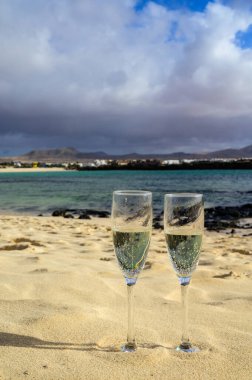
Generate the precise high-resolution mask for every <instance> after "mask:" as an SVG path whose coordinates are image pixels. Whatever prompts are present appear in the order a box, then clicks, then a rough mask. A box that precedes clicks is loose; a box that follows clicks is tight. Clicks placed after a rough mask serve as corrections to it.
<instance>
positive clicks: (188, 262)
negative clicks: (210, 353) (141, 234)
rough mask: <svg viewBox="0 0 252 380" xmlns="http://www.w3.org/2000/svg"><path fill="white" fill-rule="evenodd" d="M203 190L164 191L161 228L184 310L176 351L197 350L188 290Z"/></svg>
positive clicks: (198, 237) (196, 254)
mask: <svg viewBox="0 0 252 380" xmlns="http://www.w3.org/2000/svg"><path fill="white" fill-rule="evenodd" d="M202 198H203V196H202V194H193V193H177V194H176V193H175V194H166V195H165V205H164V232H165V238H166V244H167V249H168V253H169V256H170V261H171V263H172V266H173V268H174V270H175V272H176V274H177V276H178V280H179V283H180V287H181V303H182V313H183V323H182V339H181V343H180V345H179V346H178V347H177V350H178V351H183V352H197V351H199V348H198V347H193V346H192V344H191V342H190V340H189V336H188V327H187V315H188V304H187V293H188V292H187V291H188V285H189V284H190V280H191V276H192V273H193V272H194V271H195V269H196V267H197V264H198V261H199V254H200V248H201V243H202V235H203V230H204V205H203V199H202Z"/></svg>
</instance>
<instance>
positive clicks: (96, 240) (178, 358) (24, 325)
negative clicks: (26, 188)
mask: <svg viewBox="0 0 252 380" xmlns="http://www.w3.org/2000/svg"><path fill="white" fill-rule="evenodd" d="M251 257H252V252H251V236H247V237H246V236H245V237H242V238H241V237H240V236H239V235H238V234H237V235H230V234H229V235H226V234H224V233H223V234H222V233H214V232H211V233H209V232H208V233H206V236H205V239H204V245H203V249H202V254H201V258H200V263H199V266H198V268H197V270H196V272H195V273H194V275H193V279H192V283H191V285H190V291H189V305H190V306H189V331H190V336H191V340H192V342H193V343H195V344H196V345H197V346H199V347H200V348H201V352H199V353H197V354H189V355H188V354H184V353H179V352H176V351H175V350H174V347H175V346H176V345H177V344H178V343H179V340H180V333H181V310H180V289H179V285H178V281H177V278H176V276H175V273H174V272H173V270H172V268H171V265H170V263H169V261H168V257H167V253H166V247H165V240H164V236H163V233H162V232H161V231H154V232H153V236H152V241H151V246H150V251H149V255H148V258H147V265H146V269H144V270H143V272H142V273H141V275H140V277H139V280H138V282H137V285H136V287H135V304H136V308H135V330H136V338H137V342H138V346H139V349H138V350H137V352H136V353H134V354H127V353H122V352H120V345H121V344H122V343H124V341H125V339H126V334H127V291H126V285H125V283H124V279H123V276H122V274H121V272H120V270H119V268H118V265H117V262H116V258H115V255H114V251H113V245H112V239H111V229H110V221H109V220H104V219H92V220H88V221H86V220H85V221H83V220H73V219H64V218H52V217H28V216H7V215H6V216H3V215H2V216H1V218H0V270H1V273H0V289H1V297H0V357H1V364H0V379H54V380H56V379H67V380H69V379H91V380H92V379H158V380H159V379H174V380H175V379H176V380H177V379H187V380H188V379H204V380H205V379H229V380H230V379H251V373H252V350H251V347H252V313H251V310H252V262H251Z"/></svg>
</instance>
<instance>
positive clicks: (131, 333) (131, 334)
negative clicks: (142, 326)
mask: <svg viewBox="0 0 252 380" xmlns="http://www.w3.org/2000/svg"><path fill="white" fill-rule="evenodd" d="M127 289H128V335H127V346H132V347H135V346H136V342H135V329H134V285H127Z"/></svg>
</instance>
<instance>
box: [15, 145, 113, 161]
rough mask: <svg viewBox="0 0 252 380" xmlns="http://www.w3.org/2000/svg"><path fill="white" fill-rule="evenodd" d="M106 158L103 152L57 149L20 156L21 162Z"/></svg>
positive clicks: (36, 151)
mask: <svg viewBox="0 0 252 380" xmlns="http://www.w3.org/2000/svg"><path fill="white" fill-rule="evenodd" d="M103 157H107V155H106V153H104V152H91V153H83V152H79V151H78V150H77V149H75V148H57V149H45V150H32V151H31V152H28V153H26V154H24V155H23V156H20V157H19V159H20V160H21V161H22V160H24V161H50V160H51V161H53V162H55V161H60V162H62V161H69V160H71V161H78V160H83V159H96V158H103Z"/></svg>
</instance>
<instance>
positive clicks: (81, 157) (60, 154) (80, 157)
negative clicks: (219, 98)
mask: <svg viewBox="0 0 252 380" xmlns="http://www.w3.org/2000/svg"><path fill="white" fill-rule="evenodd" d="M210 158H252V145H249V146H246V147H244V148H241V149H225V150H219V151H215V152H210V153H201V154H200V153H184V152H174V153H169V154H139V153H128V154H123V155H111V154H107V153H105V152H88V153H85V152H80V151H78V150H77V149H75V148H71V147H67V148H57V149H45V150H32V151H31V152H28V153H26V154H24V155H22V156H19V157H9V158H7V157H3V158H1V161H9V160H20V161H24V162H31V161H40V162H52V163H56V162H64V161H66V162H69V161H80V162H82V161H83V162H87V161H90V160H94V159H112V160H120V159H121V160H129V159H136V160H141V159H158V160H172V159H174V160H181V159H199V160H200V159H210Z"/></svg>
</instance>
